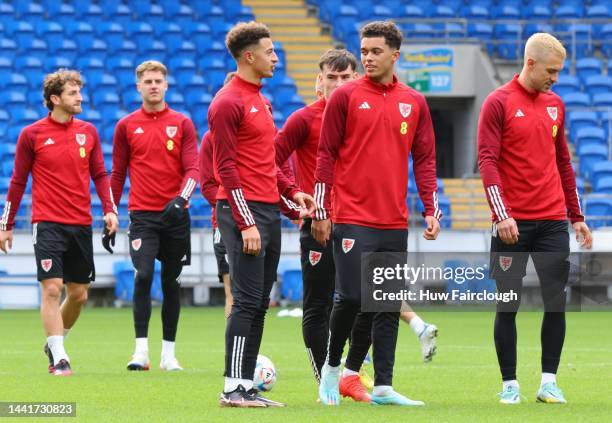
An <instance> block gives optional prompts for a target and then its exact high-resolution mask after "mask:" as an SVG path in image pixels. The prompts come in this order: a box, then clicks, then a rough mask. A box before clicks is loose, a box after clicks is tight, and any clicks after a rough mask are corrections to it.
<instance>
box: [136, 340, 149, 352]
mask: <svg viewBox="0 0 612 423" xmlns="http://www.w3.org/2000/svg"><path fill="white" fill-rule="evenodd" d="M135 354H143V355H149V338H136V350H135Z"/></svg>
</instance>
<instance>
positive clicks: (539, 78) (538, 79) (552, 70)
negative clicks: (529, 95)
mask: <svg viewBox="0 0 612 423" xmlns="http://www.w3.org/2000/svg"><path fill="white" fill-rule="evenodd" d="M563 59H564V58H563V56H562V55H560V54H556V53H548V54H546V55H545V56H543V57H542V58H540V59H533V58H529V59H527V68H528V70H529V83H530V84H531V88H533V89H534V90H535V91H538V92H541V93H545V92H547V91H548V90H550V88H551V87H552V86H553V84H555V83H556V82H557V80H558V79H559V72H560V71H561V70H562V69H563Z"/></svg>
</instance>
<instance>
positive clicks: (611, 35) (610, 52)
mask: <svg viewBox="0 0 612 423" xmlns="http://www.w3.org/2000/svg"><path fill="white" fill-rule="evenodd" d="M599 37H600V38H601V39H602V42H601V51H602V53H603V54H604V55H605V56H606V57H612V23H608V24H605V25H603V26H602V27H601V29H600V31H599ZM610 68H611V66H610V61H608V75H612V72H610V70H609V69H610Z"/></svg>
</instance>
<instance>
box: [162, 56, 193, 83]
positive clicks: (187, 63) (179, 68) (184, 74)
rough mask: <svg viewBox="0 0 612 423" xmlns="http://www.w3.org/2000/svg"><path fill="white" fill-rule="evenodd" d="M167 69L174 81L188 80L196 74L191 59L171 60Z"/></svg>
mask: <svg viewBox="0 0 612 423" xmlns="http://www.w3.org/2000/svg"><path fill="white" fill-rule="evenodd" d="M168 69H169V70H170V73H171V74H172V75H174V77H175V78H176V79H179V80H180V79H183V78H189V77H190V76H191V75H193V74H194V73H195V72H196V64H195V62H194V61H193V60H191V59H185V58H180V57H178V58H172V59H170V60H169V61H168Z"/></svg>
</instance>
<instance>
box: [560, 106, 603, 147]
mask: <svg viewBox="0 0 612 423" xmlns="http://www.w3.org/2000/svg"><path fill="white" fill-rule="evenodd" d="M567 121H568V123H569V125H568V127H569V130H570V140H571V141H572V142H574V139H575V137H576V132H577V131H578V130H579V129H580V128H585V127H593V126H595V127H596V126H598V125H599V119H598V117H597V113H595V112H592V111H583V110H576V111H569V112H568V113H567Z"/></svg>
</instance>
